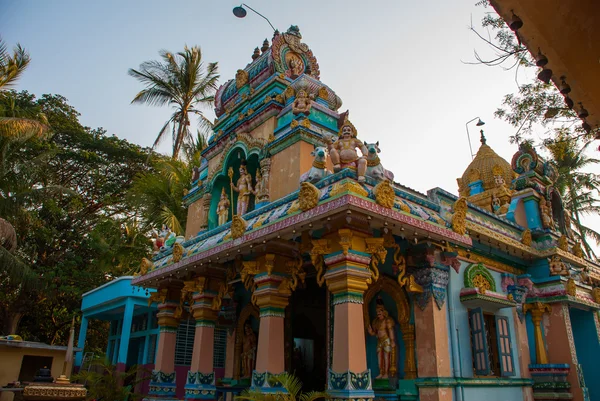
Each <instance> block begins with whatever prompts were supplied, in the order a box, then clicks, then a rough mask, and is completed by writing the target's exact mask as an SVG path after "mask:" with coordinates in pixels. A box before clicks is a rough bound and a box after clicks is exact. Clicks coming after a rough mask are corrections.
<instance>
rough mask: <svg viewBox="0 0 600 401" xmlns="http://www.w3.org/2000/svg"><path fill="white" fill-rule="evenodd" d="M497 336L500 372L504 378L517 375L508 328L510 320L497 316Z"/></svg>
mask: <svg viewBox="0 0 600 401" xmlns="http://www.w3.org/2000/svg"><path fill="white" fill-rule="evenodd" d="M496 331H497V332H496V334H497V337H498V357H499V359H500V371H501V372H502V376H514V375H515V363H514V359H513V355H512V347H511V342H510V330H509V328H508V318H507V317H504V316H496Z"/></svg>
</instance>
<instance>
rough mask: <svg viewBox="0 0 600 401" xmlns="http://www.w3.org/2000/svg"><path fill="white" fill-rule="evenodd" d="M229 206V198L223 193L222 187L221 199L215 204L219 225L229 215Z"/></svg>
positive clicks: (223, 222)
mask: <svg viewBox="0 0 600 401" xmlns="http://www.w3.org/2000/svg"><path fill="white" fill-rule="evenodd" d="M229 206H231V203H230V202H229V198H228V197H227V194H226V193H225V188H223V190H222V191H221V199H220V200H219V204H218V205H217V215H218V216H219V225H220V226H221V225H223V224H225V223H227V218H228V217H229Z"/></svg>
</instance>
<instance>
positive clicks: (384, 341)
mask: <svg viewBox="0 0 600 401" xmlns="http://www.w3.org/2000/svg"><path fill="white" fill-rule="evenodd" d="M375 310H376V313H377V317H376V318H375V319H373V322H372V323H371V324H370V325H369V327H368V331H369V334H370V335H372V336H376V337H377V350H376V352H377V362H378V364H379V376H377V377H376V378H377V379H387V378H388V377H389V374H390V364H391V363H392V362H394V361H395V360H396V358H395V356H396V337H395V333H394V326H395V322H394V319H393V318H392V317H390V315H389V313H388V311H387V310H386V309H385V306H384V305H383V300H382V299H381V298H378V299H377V307H376V309H375Z"/></svg>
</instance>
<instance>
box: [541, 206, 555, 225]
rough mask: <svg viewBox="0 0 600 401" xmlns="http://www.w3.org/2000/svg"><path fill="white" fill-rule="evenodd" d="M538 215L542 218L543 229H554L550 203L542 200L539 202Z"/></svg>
mask: <svg viewBox="0 0 600 401" xmlns="http://www.w3.org/2000/svg"><path fill="white" fill-rule="evenodd" d="M540 215H541V217H542V225H543V226H544V228H550V229H554V219H553V218H552V209H551V207H550V201H546V200H544V199H542V200H541V201H540Z"/></svg>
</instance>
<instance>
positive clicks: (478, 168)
mask: <svg viewBox="0 0 600 401" xmlns="http://www.w3.org/2000/svg"><path fill="white" fill-rule="evenodd" d="M495 176H502V178H504V182H506V183H509V184H510V183H511V182H512V180H513V178H514V176H515V173H514V172H513V169H512V167H511V165H510V163H509V162H507V161H506V160H504V159H503V158H502V157H500V156H498V154H496V152H494V150H493V149H492V148H491V147H490V146H489V145H488V144H487V140H486V138H485V136H484V135H483V130H482V131H481V146H480V148H479V150H478V151H477V154H476V155H475V158H474V159H473V161H472V162H471V163H470V164H469V166H468V167H467V169H466V170H465V172H464V173H463V175H462V178H460V179H459V180H458V181H459V192H460V193H461V195H463V196H468V195H469V190H468V189H469V187H468V185H469V184H471V183H473V182H476V181H478V180H481V181H482V183H483V189H484V190H488V189H492V188H494V187H495V186H496V183H495V179H494V177H495Z"/></svg>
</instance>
